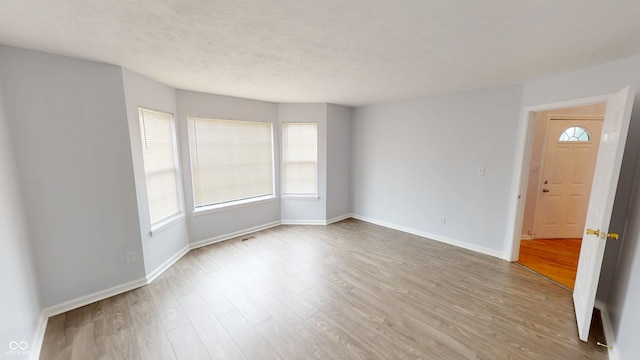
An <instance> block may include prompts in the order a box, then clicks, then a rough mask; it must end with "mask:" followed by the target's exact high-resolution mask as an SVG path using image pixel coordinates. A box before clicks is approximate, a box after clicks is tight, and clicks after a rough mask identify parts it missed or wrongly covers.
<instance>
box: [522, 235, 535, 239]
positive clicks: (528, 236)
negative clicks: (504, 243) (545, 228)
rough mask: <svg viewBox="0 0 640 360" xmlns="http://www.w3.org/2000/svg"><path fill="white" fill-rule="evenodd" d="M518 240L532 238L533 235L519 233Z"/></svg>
mask: <svg viewBox="0 0 640 360" xmlns="http://www.w3.org/2000/svg"><path fill="white" fill-rule="evenodd" d="M520 240H533V235H520Z"/></svg>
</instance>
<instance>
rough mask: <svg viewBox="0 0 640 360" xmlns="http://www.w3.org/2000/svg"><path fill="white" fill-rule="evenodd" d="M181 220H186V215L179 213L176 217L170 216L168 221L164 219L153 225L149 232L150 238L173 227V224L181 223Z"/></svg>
mask: <svg viewBox="0 0 640 360" xmlns="http://www.w3.org/2000/svg"><path fill="white" fill-rule="evenodd" d="M180 220H184V213H183V212H179V213H177V214H175V215H172V216H169V217H168V218H166V219H163V220H161V221H159V222H157V223H155V224H153V225H151V230H149V236H152V237H153V236H154V235H157V234H158V233H161V232H163V231H164V230H166V229H168V228H169V227H171V226H172V225H173V224H175V223H177V222H179V221H180Z"/></svg>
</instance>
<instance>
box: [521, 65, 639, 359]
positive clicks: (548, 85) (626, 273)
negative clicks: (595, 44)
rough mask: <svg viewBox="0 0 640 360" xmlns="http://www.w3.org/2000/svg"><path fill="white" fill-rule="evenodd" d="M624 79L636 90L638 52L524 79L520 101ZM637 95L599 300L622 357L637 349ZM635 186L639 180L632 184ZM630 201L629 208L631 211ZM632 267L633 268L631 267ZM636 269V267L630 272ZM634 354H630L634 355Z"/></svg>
mask: <svg viewBox="0 0 640 360" xmlns="http://www.w3.org/2000/svg"><path fill="white" fill-rule="evenodd" d="M628 84H633V85H635V86H636V89H640V56H634V57H630V58H626V59H621V60H618V61H613V62H609V63H606V64H602V65H598V66H594V67H590V68H586V69H582V70H578V71H574V72H570V73H566V74H562V75H559V76H555V77H550V78H546V79H541V80H538V81H532V82H528V83H526V84H525V85H524V91H523V104H524V105H525V106H527V105H535V104H541V103H547V102H553V101H558V100H565V99H573V98H578V97H584V96H591V95H597V94H606V93H613V92H617V91H619V90H620V89H622V88H623V87H624V86H626V85H628ZM638 109H640V95H638V93H636V98H635V106H634V110H633V112H632V114H631V124H630V128H629V135H628V137H627V146H626V148H625V153H624V158H623V161H622V170H621V173H620V179H619V181H618V192H617V194H616V200H615V204H614V208H613V216H612V219H611V225H610V230H609V231H613V232H619V233H621V234H622V238H621V240H620V241H609V242H607V248H606V250H605V259H604V263H603V268H602V272H601V276H600V285H599V286H598V299H599V300H600V301H602V302H604V303H605V304H606V307H607V310H608V312H609V314H610V316H611V322H612V326H613V331H614V333H615V337H616V341H615V344H612V345H614V349H615V351H616V352H619V353H620V354H625V355H624V356H621V357H620V358H621V359H630V358H633V357H634V356H635V355H637V354H638V353H640V343H638V341H637V339H636V338H635V337H634V336H637V333H636V332H635V330H632V328H633V329H635V327H637V324H638V321H640V301H638V299H639V298H640V272H639V271H638V270H637V269H638V266H640V265H639V263H640V251H638V246H637V243H638V241H639V238H640V228H638V226H637V224H638V222H640V213H639V212H638V210H637V208H638V207H639V206H640V205H639V202H640V198H639V197H638V192H637V191H636V192H635V196H633V197H632V196H631V194H632V189H633V187H634V184H635V183H636V180H635V178H636V176H637V175H636V169H637V166H636V163H637V160H638V156H637V154H638V150H639V148H638V146H639V145H640V111H638ZM635 186H636V187H637V184H636V185H635ZM629 206H631V209H632V211H628V210H629ZM634 269H635V270H634ZM634 271H635V272H634ZM632 355H633V356H632Z"/></svg>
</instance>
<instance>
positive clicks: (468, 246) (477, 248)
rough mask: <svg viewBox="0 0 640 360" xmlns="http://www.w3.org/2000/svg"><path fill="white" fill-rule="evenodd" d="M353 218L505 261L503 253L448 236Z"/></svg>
mask: <svg viewBox="0 0 640 360" xmlns="http://www.w3.org/2000/svg"><path fill="white" fill-rule="evenodd" d="M351 217H352V218H354V219H358V220H362V221H366V222H368V223H371V224H375V225H380V226H384V227H387V228H390V229H394V230H399V231H402V232H406V233H409V234H413V235H418V236H421V237H424V238H427V239H431V240H435V241H439V242H442V243H445V244H449V245H453V246H457V247H460V248H463V249H467V250H471V251H475V252H478V253H481V254H485V255H489V256H493V257H497V258H499V259H504V254H503V253H502V252H500V251H496V250H492V249H488V248H485V247H482V246H477V245H473V244H469V243H467V242H464V241H460V240H455V239H451V238H448V237H446V236H440V235H436V234H430V233H427V232H424V231H420V230H416V229H412V228H408V227H405V226H400V225H396V224H392V223H389V222H386V221H380V220H376V219H372V218H368V217H366V216H362V215H357V214H353V215H351Z"/></svg>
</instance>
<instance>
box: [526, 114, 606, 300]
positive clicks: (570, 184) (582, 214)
mask: <svg viewBox="0 0 640 360" xmlns="http://www.w3.org/2000/svg"><path fill="white" fill-rule="evenodd" d="M605 107H606V104H605V103H600V104H594V105H586V106H578V107H571V108H563V109H555V110H549V111H538V112H535V124H534V134H533V143H532V149H531V163H530V167H529V170H530V171H529V179H528V185H527V192H526V196H525V205H524V206H525V209H524V214H523V220H522V223H523V225H522V233H523V234H522V236H521V240H522V241H521V243H520V250H519V254H518V262H519V263H520V264H521V265H524V266H525V267H527V268H529V269H531V270H533V271H535V272H537V273H539V274H542V275H543V276H546V277H547V278H549V279H551V280H553V281H555V282H556V283H558V284H560V285H561V286H563V287H565V288H567V289H570V290H573V287H574V282H575V276H576V270H577V266H578V259H579V256H580V245H581V242H582V231H583V229H584V224H585V219H586V214H587V207H588V202H589V195H590V192H591V181H592V179H593V172H594V168H595V161H596V157H597V153H598V145H599V143H600V134H601V131H602V120H603V118H604V112H605Z"/></svg>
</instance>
